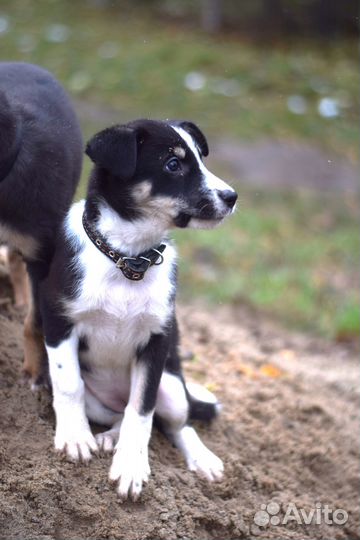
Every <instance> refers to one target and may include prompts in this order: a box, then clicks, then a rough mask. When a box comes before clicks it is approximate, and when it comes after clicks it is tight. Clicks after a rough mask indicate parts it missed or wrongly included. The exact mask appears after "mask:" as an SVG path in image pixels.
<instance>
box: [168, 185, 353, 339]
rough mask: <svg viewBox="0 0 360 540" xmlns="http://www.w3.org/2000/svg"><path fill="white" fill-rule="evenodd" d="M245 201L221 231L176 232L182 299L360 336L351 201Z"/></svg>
mask: <svg viewBox="0 0 360 540" xmlns="http://www.w3.org/2000/svg"><path fill="white" fill-rule="evenodd" d="M240 193H241V201H240V210H239V211H238V212H237V213H236V214H235V215H234V216H233V217H231V218H230V219H229V220H228V221H227V222H226V223H225V224H224V225H222V226H221V228H219V229H216V230H214V231H212V232H211V233H209V232H208V231H192V232H191V233H189V232H187V231H184V232H183V231H179V232H176V234H175V237H176V240H177V243H178V244H179V246H180V250H181V252H182V254H183V258H181V259H180V283H181V288H180V289H181V291H183V294H184V297H185V298H186V299H189V298H191V297H192V296H198V295H201V296H205V297H208V298H210V299H211V300H212V301H213V302H215V303H233V304H241V303H243V302H245V303H249V302H250V303H251V304H253V305H255V306H257V307H258V308H260V309H262V310H264V311H266V312H267V313H268V314H270V315H271V316H274V317H276V318H278V319H279V320H282V321H284V322H286V323H287V324H289V325H291V326H292V327H298V328H301V329H303V330H307V331H311V332H315V333H319V334H321V335H324V336H327V337H332V338H337V339H349V338H353V337H355V336H357V335H358V333H359V325H360V312H359V290H358V277H359V275H358V271H357V264H358V255H359V252H360V239H359V234H358V225H357V207H356V205H354V201H353V199H352V198H349V200H346V199H345V200H342V199H341V198H339V197H338V196H337V195H336V196H335V195H327V196H325V195H321V196H320V195H318V196H314V194H313V193H297V194H295V193H286V192H281V193H279V192H276V193H272V194H270V193H269V192H260V191H254V190H250V189H247V190H246V189H244V187H242V188H241V189H240ZM190 237H191V241H189V238H190Z"/></svg>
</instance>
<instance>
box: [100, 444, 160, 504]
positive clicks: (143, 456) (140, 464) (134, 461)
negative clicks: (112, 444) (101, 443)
mask: <svg viewBox="0 0 360 540" xmlns="http://www.w3.org/2000/svg"><path fill="white" fill-rule="evenodd" d="M149 475H150V467H149V461H148V453H147V449H134V448H130V447H126V446H125V447H122V446H119V447H118V448H117V449H116V452H115V455H114V458H113V462H112V465H111V468H110V473H109V478H110V480H111V481H113V482H118V488H117V491H118V494H119V497H120V499H121V500H123V501H124V500H126V499H127V498H128V496H130V497H131V499H132V500H133V501H136V500H137V499H138V498H139V496H140V493H141V490H142V487H143V483H145V482H147V481H148V479H149Z"/></svg>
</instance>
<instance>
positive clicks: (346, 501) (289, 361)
mask: <svg viewBox="0 0 360 540" xmlns="http://www.w3.org/2000/svg"><path fill="white" fill-rule="evenodd" d="M7 287H8V286H7V283H6V282H4V280H2V281H1V280H0V299H1V301H2V302H3V300H4V297H6V296H8V294H9V292H8V288H7ZM180 321H181V327H182V331H183V349H184V351H193V353H194V355H195V356H194V358H193V359H192V360H187V361H186V364H185V365H186V373H187V376H188V378H191V379H193V380H196V381H200V382H201V383H204V384H207V385H208V386H209V388H210V389H212V390H214V391H215V392H216V393H217V395H218V396H219V398H220V399H221V401H222V403H223V411H222V414H221V417H220V418H219V420H217V421H216V422H215V423H214V424H213V425H212V426H211V427H210V428H209V429H206V428H203V427H201V428H200V432H201V434H202V437H203V439H204V441H205V442H206V443H207V444H208V445H209V447H210V448H211V449H213V450H214V451H215V452H216V453H217V454H218V455H220V456H221V457H222V458H223V459H224V461H225V464H226V476H225V479H224V481H223V482H222V483H220V484H216V485H209V484H208V483H206V482H204V481H201V480H198V479H197V478H196V477H194V476H193V474H192V473H190V472H188V471H186V469H185V466H184V463H183V460H182V458H181V457H180V456H179V454H178V452H177V451H176V450H175V449H174V448H172V447H171V446H170V444H169V443H168V442H167V441H166V440H165V439H164V438H163V437H162V436H161V435H160V434H158V433H154V434H153V436H152V439H151V445H150V465H151V467H152V476H151V480H150V483H149V484H148V486H147V487H146V489H145V491H144V493H143V496H142V498H141V501H140V502H138V503H131V502H127V503H125V504H122V505H121V504H120V503H119V502H118V500H117V498H116V495H115V491H114V489H113V488H112V487H111V486H110V485H109V484H108V481H107V472H108V469H109V465H110V458H109V457H106V458H105V457H102V458H95V459H94V460H93V461H92V462H91V463H90V464H89V465H88V466H84V465H77V466H76V465H73V464H70V463H67V462H65V461H61V460H60V459H59V458H58V457H57V456H56V455H54V453H53V451H52V437H53V426H54V419H53V414H52V410H51V406H50V401H49V397H48V396H47V394H46V393H40V394H38V395H32V394H31V392H30V391H29V390H28V388H27V386H24V385H22V384H21V383H20V381H19V370H20V365H21V361H22V352H21V343H22V336H21V334H22V329H21V316H19V315H18V314H17V313H16V312H15V311H14V309H13V308H12V307H11V306H10V305H9V304H6V303H5V304H4V303H2V304H0V370H1V371H0V377H1V382H0V402H1V405H0V406H1V415H0V427H1V430H0V438H1V446H0V462H1V469H0V531H1V532H0V538H1V539H5V538H7V539H13V538H17V539H24V538H26V539H27V540H31V539H39V540H40V539H41V540H45V539H48V540H50V539H74V538H76V539H88V538H94V539H97V540H100V539H105V538H110V539H126V540H133V539H134V540H135V539H144V540H145V539H149V540H150V539H160V538H161V539H167V540H169V539H175V538H182V539H195V538H196V539H201V540H204V539H208V538H218V539H220V538H221V539H222V540H226V539H237V538H266V539H270V538H274V539H275V538H277V539H278V538H282V539H283V538H294V539H303V538H311V539H314V538H319V539H320V538H321V539H352V540H354V539H357V538H360V535H359V490H358V487H359V441H360V434H359V390H358V382H359V365H358V362H357V358H356V354H355V353H351V352H350V351H348V350H347V349H346V348H344V347H342V346H338V345H334V344H331V343H326V342H322V341H319V340H315V339H312V338H309V337H306V336H303V335H295V334H290V333H288V332H287V331H284V330H283V329H281V328H279V327H276V326H273V325H272V324H271V323H270V322H269V321H266V320H263V319H260V318H259V317H256V316H255V315H254V314H249V313H246V312H241V311H237V312H234V311H230V310H229V309H225V308H224V309H219V310H216V311H215V310H214V311H213V312H212V313H211V312H210V311H209V310H206V309H203V308H201V307H199V306H187V307H182V308H181V309H180ZM269 503H273V504H272V505H271V506H270V507H268V509H269V510H270V511H272V512H273V513H275V514H274V515H273V516H272V523H271V524H270V523H269V524H266V522H267V521H268V520H269V519H270V516H269V514H268V513H266V509H265V510H264V509H263V508H262V506H261V505H267V504H269ZM316 504H318V507H319V506H320V508H317V507H316ZM326 504H327V505H329V507H331V508H332V509H333V510H335V509H343V510H345V511H346V512H347V513H348V515H349V517H348V520H347V523H346V524H344V525H339V524H338V525H336V524H326V523H325V519H324V517H321V519H320V521H321V523H319V524H316V523H315V522H314V521H315V518H314V520H313V523H312V524H311V525H304V523H303V522H302V523H297V522H296V521H294V520H290V519H289V520H288V522H287V523H285V524H284V523H283V521H284V519H285V518H286V516H287V515H288V514H289V508H292V509H294V508H296V509H298V511H300V510H303V511H306V513H308V512H309V511H311V510H312V509H316V508H317V510H318V512H319V511H321V510H322V509H323V508H324V507H325V505H326ZM291 505H292V506H291ZM294 505H296V507H294ZM291 515H292V516H295V517H296V513H295V514H294V510H292V514H291ZM254 516H255V521H254ZM298 516H299V514H298ZM336 516H337V518H339V519H340V518H341V516H340V514H336ZM274 518H275V520H274ZM276 518H278V519H276ZM299 518H300V516H299ZM301 519H302V518H300V520H301ZM298 521H299V519H298ZM279 522H280V523H279ZM256 523H257V524H256Z"/></svg>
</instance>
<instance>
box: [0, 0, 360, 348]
mask: <svg viewBox="0 0 360 540" xmlns="http://www.w3.org/2000/svg"><path fill="white" fill-rule="evenodd" d="M84 6H85V7H84ZM136 13H137V12H136V10H135V9H134V10H132V11H131V12H129V11H125V12H120V11H119V10H111V9H107V10H99V9H95V8H93V7H91V5H90V3H85V2H76V1H73V2H72V3H70V2H68V1H56V0H47V1H46V0H11V1H10V0H3V1H2V3H1V6H0V17H2V16H3V17H4V16H5V17H6V18H7V20H8V23H9V28H8V31H6V32H3V33H1V34H0V59H6V60H22V61H28V62H34V63H38V64H41V65H43V66H44V67H47V68H48V69H50V70H51V71H52V72H53V73H54V74H55V75H56V76H57V77H58V78H59V79H60V80H61V81H62V82H63V84H64V85H65V86H66V87H67V89H68V90H69V91H70V92H71V93H72V95H73V96H75V97H76V98H77V100H78V101H84V102H87V103H90V104H92V105H93V106H94V109H95V108H97V107H99V106H101V107H103V106H109V107H110V109H113V110H114V111H116V113H114V118H113V122H118V121H123V120H127V119H130V118H134V117H141V116H145V117H159V118H188V119H191V120H193V121H196V122H198V123H199V124H200V125H201V127H202V128H203V129H204V131H205V132H206V133H207V134H209V135H213V136H214V135H219V134H221V135H223V136H225V137H230V138H231V137H232V138H234V139H241V138H242V139H246V140H255V139H258V138H266V137H268V138H276V139H282V140H284V139H285V140H293V141H295V142H296V141H307V142H309V143H310V144H314V145H317V146H320V147H323V148H325V149H326V150H327V151H328V152H334V153H337V154H341V155H343V156H344V157H347V158H349V159H350V160H351V161H353V162H355V161H356V160H357V154H358V113H357V99H358V79H359V78H358V65H357V64H358V59H357V44H356V43H350V42H349V43H345V44H344V43H343V44H341V45H339V44H336V43H331V44H328V45H327V46H324V45H322V46H318V47H316V46H315V45H314V43H312V44H310V43H298V44H292V45H289V44H285V45H283V46H278V47H274V48H264V47H263V48H261V47H256V46H254V45H253V44H250V43H247V42H243V41H240V40H236V39H235V38H234V37H226V36H220V37H218V38H210V37H208V36H206V35H203V34H201V33H200V32H198V31H195V30H189V29H185V28H181V27H177V26H175V25H170V24H169V23H164V21H156V20H154V19H152V20H149V18H148V17H147V16H145V15H144V14H142V15H141V17H140V16H138V15H136ZM54 24H62V25H65V26H66V29H65V30H66V31H67V33H68V35H67V36H66V37H67V39H66V40H65V41H64V42H59V43H54V42H51V41H49V39H48V33H49V29H51V28H50V26H51V25H54ZM189 72H198V73H200V74H202V75H203V76H204V77H205V84H204V87H203V88H202V89H201V90H199V91H198V92H193V91H190V90H188V89H187V88H185V86H184V78H185V76H186V75H187V74H188V73H189ZM224 79H225V80H226V81H229V80H230V81H232V82H231V84H232V85H233V86H232V87H231V88H233V89H234V88H235V90H236V92H235V93H236V95H234V96H231V97H230V96H225V95H221V94H219V93H216V92H215V91H214V88H216V87H219V85H220V86H221V85H222V84H224ZM291 95H299V96H302V97H303V98H305V99H306V102H307V111H306V113H305V114H302V115H296V114H293V113H291V112H290V111H289V110H288V108H287V99H288V97H289V96H291ZM324 96H328V97H331V98H336V99H338V100H339V102H340V104H341V109H340V111H341V114H340V115H339V116H337V117H336V118H331V119H330V118H323V117H322V116H320V115H319V113H318V110H317V106H318V103H319V100H320V99H321V98H322V97H324ZM107 123H108V121H107ZM103 126H104V122H103V120H102V117H101V115H100V116H99V119H98V120H97V119H92V120H89V121H85V122H84V125H83V128H84V132H85V134H86V136H89V135H90V134H91V133H93V132H94V131H95V130H97V129H99V128H101V127H103ZM89 168H90V163H89V161H88V160H86V161H85V167H84V175H83V178H84V179H85V178H86V177H87V176H88V172H89ZM217 173H221V170H217ZM239 192H240V199H241V200H240V207H241V209H240V211H238V212H237V213H236V215H234V216H233V217H232V218H231V219H230V220H228V222H226V223H225V224H224V225H223V226H222V227H221V228H219V229H216V230H214V231H212V232H208V231H195V232H193V231H191V232H189V231H180V232H176V234H175V236H176V240H177V242H178V244H179V247H180V252H181V257H180V280H181V291H182V295H183V298H186V299H188V298H192V297H193V296H199V295H200V296H203V297H205V298H207V299H208V300H209V301H210V302H213V303H229V302H230V303H243V302H246V303H251V304H252V305H255V306H256V307H258V308H259V309H261V310H265V311H266V312H268V313H269V314H271V315H272V316H275V317H277V318H279V319H280V320H282V321H283V322H285V323H288V324H290V325H292V326H296V327H300V328H302V329H305V330H309V331H312V332H316V333H320V334H322V335H325V336H329V337H332V338H338V339H348V338H352V337H354V336H355V335H358V333H359V307H358V306H359V292H358V272H357V264H358V260H357V259H358V254H359V238H358V215H357V211H358V210H357V209H358V202H357V201H355V202H354V201H353V200H350V199H349V200H348V199H344V198H343V197H342V196H340V195H336V196H331V195H323V194H319V195H314V194H310V193H307V194H306V193H302V194H299V193H298V194H295V193H293V194H291V193H286V192H282V191H272V192H266V191H261V190H258V189H257V190H251V189H250V188H246V189H245V188H244V186H243V185H242V186H239ZM83 193H84V182H83V184H82V185H81V187H80V190H79V193H78V196H79V195H80V194H83Z"/></svg>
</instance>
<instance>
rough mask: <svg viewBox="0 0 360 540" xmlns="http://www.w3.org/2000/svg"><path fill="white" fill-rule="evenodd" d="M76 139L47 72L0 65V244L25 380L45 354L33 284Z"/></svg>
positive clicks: (62, 205)
mask: <svg viewBox="0 0 360 540" xmlns="http://www.w3.org/2000/svg"><path fill="white" fill-rule="evenodd" d="M82 147H83V143H82V136H81V132H80V128H79V125H78V122H77V119H76V116H75V113H74V110H73V108H72V105H71V103H70V100H69V98H68V96H67V95H66V93H65V91H64V90H63V88H62V87H61V86H60V84H59V83H58V82H57V81H56V80H55V79H54V77H53V76H52V75H50V73H48V72H47V71H45V70H44V69H41V68H39V67H37V66H34V65H31V64H24V63H7V62H1V63H0V244H1V243H5V244H7V245H9V247H10V251H9V267H10V275H11V279H12V282H13V284H14V288H15V300H16V303H17V304H18V305H21V304H24V303H27V300H28V299H27V289H26V287H27V284H26V274H25V270H24V268H25V266H24V265H23V263H22V261H21V259H20V255H19V254H21V255H22V256H23V258H24V259H25V261H26V267H27V271H28V273H29V277H30V288H31V298H30V309H29V312H28V316H27V318H26V321H25V330H24V337H25V343H24V345H25V355H24V356H25V361H24V369H25V371H26V372H28V374H29V375H30V377H31V378H32V380H33V382H36V380H37V379H38V378H39V376H40V372H41V362H42V360H43V357H44V355H45V349H44V343H43V337H42V329H41V319H40V311H39V298H38V291H39V283H40V282H41V280H42V279H43V278H44V277H45V276H46V275H47V273H48V270H49V264H50V261H51V258H52V256H53V252H54V239H55V236H56V231H57V229H58V227H59V225H60V224H61V223H62V221H63V219H64V216H65V214H66V212H67V210H68V209H69V207H70V204H71V200H72V197H73V195H74V192H75V189H76V185H77V183H78V180H79V177H80V172H81V163H82Z"/></svg>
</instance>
